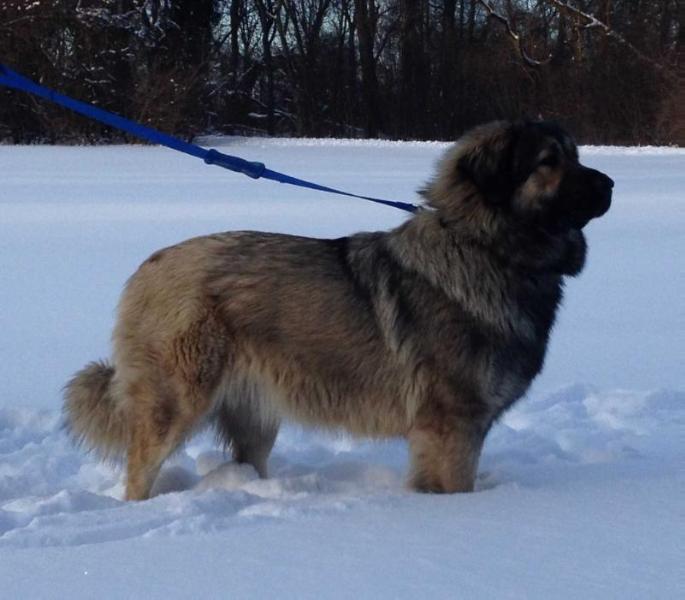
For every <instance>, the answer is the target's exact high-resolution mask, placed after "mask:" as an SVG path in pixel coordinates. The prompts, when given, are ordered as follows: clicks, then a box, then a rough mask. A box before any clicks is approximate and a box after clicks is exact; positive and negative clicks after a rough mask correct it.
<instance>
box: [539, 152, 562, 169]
mask: <svg viewBox="0 0 685 600" xmlns="http://www.w3.org/2000/svg"><path fill="white" fill-rule="evenodd" d="M558 164H559V157H558V156H557V155H556V154H548V155H547V156H545V158H543V159H542V160H541V161H540V162H539V163H538V167H556V166H557V165H558Z"/></svg>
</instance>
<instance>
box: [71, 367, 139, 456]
mask: <svg viewBox="0 0 685 600" xmlns="http://www.w3.org/2000/svg"><path fill="white" fill-rule="evenodd" d="M113 376H114V367H113V366H111V365H109V364H108V363H106V362H92V363H90V364H88V365H86V366H85V367H84V368H83V369H81V370H80V371H79V372H78V373H76V375H74V377H73V379H72V380H71V381H70V382H69V383H67V385H66V386H65V388H64V409H63V412H64V417H65V425H66V428H67V430H68V431H69V433H70V434H71V435H72V437H73V438H74V440H76V441H77V442H78V443H79V444H83V445H85V446H86V447H88V448H89V449H91V450H95V451H96V452H97V453H98V454H99V455H100V456H102V457H103V458H105V459H109V458H113V459H117V458H120V457H121V456H122V455H123V454H124V452H125V450H126V443H127V439H128V431H127V425H126V420H125V418H124V415H123V414H122V411H121V410H120V409H118V408H117V405H116V402H115V400H114V398H113V396H112V387H111V383H112V377H113Z"/></svg>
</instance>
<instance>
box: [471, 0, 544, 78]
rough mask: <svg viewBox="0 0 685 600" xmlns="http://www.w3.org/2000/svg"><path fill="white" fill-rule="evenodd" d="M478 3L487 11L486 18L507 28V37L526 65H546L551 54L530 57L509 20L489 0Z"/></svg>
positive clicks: (479, 0)
mask: <svg viewBox="0 0 685 600" xmlns="http://www.w3.org/2000/svg"><path fill="white" fill-rule="evenodd" d="M477 1H478V4H480V5H481V6H482V7H483V8H484V9H485V10H486V11H487V13H488V18H492V19H496V20H497V21H499V22H500V23H502V24H503V25H504V27H505V28H506V30H507V34H508V35H509V37H510V38H511V39H512V41H513V42H514V46H515V47H516V49H517V50H518V53H519V54H520V55H521V59H522V60H523V62H524V63H526V65H528V66H529V67H534V68H537V67H541V66H543V65H546V64H547V63H549V61H550V60H552V56H551V55H550V56H548V57H547V58H545V59H544V60H536V59H534V58H532V57H531V56H530V55H529V54H528V53H527V52H526V50H525V48H524V47H523V41H522V40H521V36H520V35H519V34H518V33H517V32H516V31H515V30H514V28H513V26H512V24H511V21H510V20H509V19H508V18H507V17H505V16H504V15H503V14H502V13H499V12H497V11H496V10H495V9H494V7H493V6H492V4H491V3H490V1H489V0H477Z"/></svg>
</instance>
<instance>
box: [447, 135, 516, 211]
mask: <svg viewBox="0 0 685 600" xmlns="http://www.w3.org/2000/svg"><path fill="white" fill-rule="evenodd" d="M484 133H489V132H484ZM513 138H514V128H513V127H508V128H506V129H502V128H501V127H500V128H499V129H498V130H497V131H495V132H493V133H492V135H483V136H482V138H481V139H478V138H476V139H475V140H474V142H475V143H472V144H471V145H470V148H469V149H468V150H467V151H466V152H465V153H464V154H463V155H462V156H461V157H460V158H459V160H458V161H457V176H458V178H459V179H460V180H462V181H464V180H466V181H470V182H471V183H473V185H474V186H475V187H476V188H477V189H478V191H480V192H481V194H482V195H483V196H484V198H485V199H487V200H488V201H489V202H491V203H492V204H496V205H502V204H505V203H507V202H508V201H509V198H510V197H511V194H512V193H513V181H512V175H513V173H512V154H513V148H514V139H513Z"/></svg>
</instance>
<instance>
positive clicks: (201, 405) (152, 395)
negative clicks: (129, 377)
mask: <svg viewBox="0 0 685 600" xmlns="http://www.w3.org/2000/svg"><path fill="white" fill-rule="evenodd" d="M128 396H129V403H128V406H129V423H130V434H129V435H130V439H129V442H128V452H127V473H126V499H127V500H144V499H146V498H148V497H149V495H150V489H151V488H152V485H153V483H154V481H155V478H156V477H157V474H158V473H159V470H160V468H161V466H162V463H163V462H164V460H165V459H166V458H167V457H168V456H169V455H170V454H172V453H173V452H174V451H175V450H176V449H177V448H178V447H179V445H181V444H182V443H183V442H184V441H185V440H186V439H187V438H188V437H190V435H191V434H192V432H193V431H194V430H195V429H196V428H197V426H198V424H199V423H201V422H202V420H203V418H204V416H205V415H206V413H207V411H208V409H209V406H210V400H209V398H206V399H205V398H194V399H193V400H190V399H189V398H188V397H183V396H186V394H179V393H178V392H177V391H174V390H172V389H171V388H170V387H169V386H164V385H151V384H150V383H148V382H146V383H137V384H133V385H130V386H129V389H128Z"/></svg>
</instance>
